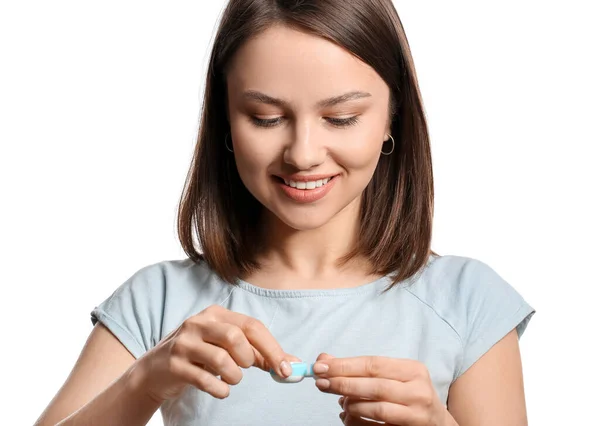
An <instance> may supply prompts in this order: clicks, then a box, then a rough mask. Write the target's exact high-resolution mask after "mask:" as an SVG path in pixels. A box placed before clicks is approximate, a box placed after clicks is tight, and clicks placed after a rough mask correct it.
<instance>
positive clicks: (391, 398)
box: [314, 354, 448, 426]
mask: <svg viewBox="0 0 600 426" xmlns="http://www.w3.org/2000/svg"><path fill="white" fill-rule="evenodd" d="M319 366H327V367H326V371H324V368H325V367H323V368H320V367H319ZM314 372H315V375H316V377H315V378H316V379H317V381H316V385H317V387H318V388H319V389H320V390H321V391H323V392H327V393H333V394H338V395H342V397H341V398H340V405H341V406H342V408H343V410H344V411H343V413H342V414H340V418H342V421H343V422H344V424H345V425H348V426H350V425H357V426H358V425H363V426H366V425H375V424H376V423H373V422H370V421H367V420H364V419H361V417H366V418H368V419H373V420H377V421H380V422H385V424H389V425H402V426H445V425H446V423H447V418H448V417H447V410H446V408H445V407H444V405H443V404H442V403H441V401H440V399H439V398H438V396H437V393H436V390H435V388H434V387H433V384H432V383H431V378H430V377H429V371H428V370H427V367H425V365H424V364H422V363H421V362H419V361H415V360H411V359H397V358H386V357H380V356H364V357H354V358H333V357H331V356H329V355H327V354H321V355H320V356H319V358H318V359H317V362H316V363H315V366H314Z"/></svg>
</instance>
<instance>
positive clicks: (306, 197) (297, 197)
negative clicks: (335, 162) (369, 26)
mask: <svg viewBox="0 0 600 426" xmlns="http://www.w3.org/2000/svg"><path fill="white" fill-rule="evenodd" d="M328 177H331V179H329V182H327V183H326V184H325V185H323V186H320V187H318V188H314V189H297V188H292V187H291V186H288V185H286V184H285V183H284V182H282V181H281V180H280V179H287V180H294V181H296V182H298V181H300V182H308V181H312V180H319V179H324V178H328ZM278 178H279V179H278ZM338 178H339V174H338V175H333V176H332V175H311V176H297V175H296V176H295V175H290V176H289V177H288V176H285V177H284V176H277V178H275V179H274V180H275V181H276V183H277V185H278V186H279V187H280V188H281V190H282V191H283V193H284V194H285V195H286V196H287V197H288V198H290V199H292V200H293V201H296V202H297V203H302V204H307V203H314V202H316V201H318V200H320V199H322V198H323V197H325V196H326V195H327V194H328V193H329V191H331V188H333V185H335V183H336V182H337V181H338Z"/></svg>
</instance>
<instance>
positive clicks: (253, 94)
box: [243, 90, 371, 108]
mask: <svg viewBox="0 0 600 426" xmlns="http://www.w3.org/2000/svg"><path fill="white" fill-rule="evenodd" d="M369 96H371V94H370V93H368V92H361V91H359V90H353V91H351V92H347V93H344V94H342V95H338V96H332V97H331V98H327V99H322V100H320V101H319V102H317V103H316V106H317V107H320V108H325V107H331V106H334V105H337V104H341V103H343V102H348V101H352V100H354V99H361V98H368V97H369ZM243 97H244V99H249V100H252V101H257V102H261V103H263V104H268V105H276V106H280V107H285V106H289V102H287V101H285V100H283V99H278V98H274V97H272V96H269V95H267V94H265V93H262V92H259V91H257V90H247V91H245V92H244V93H243Z"/></svg>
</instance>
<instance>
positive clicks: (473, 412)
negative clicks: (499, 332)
mask: <svg viewBox="0 0 600 426" xmlns="http://www.w3.org/2000/svg"><path fill="white" fill-rule="evenodd" d="M448 411H449V412H450V414H451V415H452V417H454V419H455V420H456V422H457V423H458V424H459V425H460V426H504V425H513V426H527V413H526V408H525V391H524V386H523V369H522V365H521V354H520V351H519V341H518V338H517V332H516V330H515V329H513V330H512V331H511V332H510V333H508V334H507V335H506V336H505V337H504V338H502V339H501V340H500V341H499V342H498V343H496V344H495V345H494V346H493V347H492V348H491V349H490V350H489V351H487V352H486V353H485V354H484V355H483V356H482V357H481V358H480V359H479V360H477V362H475V363H474V364H473V365H472V366H471V367H470V368H469V369H468V370H467V371H466V372H465V373H464V374H463V375H461V376H460V377H459V378H458V379H456V381H455V382H454V383H453V384H452V385H451V386H450V390H449V393H448Z"/></svg>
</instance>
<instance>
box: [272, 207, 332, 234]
mask: <svg viewBox="0 0 600 426" xmlns="http://www.w3.org/2000/svg"><path fill="white" fill-rule="evenodd" d="M286 210H287V209H286ZM271 213H272V214H273V216H275V217H276V218H277V219H278V220H279V221H280V222H281V223H282V224H283V225H285V226H287V227H289V228H291V229H295V230H296V231H310V230H313V229H318V228H321V227H322V226H323V225H326V224H327V223H328V222H330V221H331V219H333V217H335V214H331V213H326V212H323V211H322V209H314V211H313V212H310V213H307V212H306V211H304V212H303V211H296V212H291V211H271Z"/></svg>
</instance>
